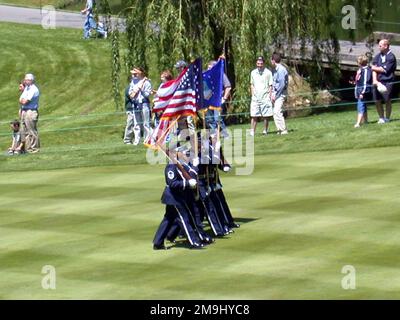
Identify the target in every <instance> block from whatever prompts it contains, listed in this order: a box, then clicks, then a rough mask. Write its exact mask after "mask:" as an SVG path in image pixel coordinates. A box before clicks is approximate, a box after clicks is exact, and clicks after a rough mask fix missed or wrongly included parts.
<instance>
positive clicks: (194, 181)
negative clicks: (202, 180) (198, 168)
mask: <svg viewBox="0 0 400 320" xmlns="http://www.w3.org/2000/svg"><path fill="white" fill-rule="evenodd" d="M189 186H190V188H192V189H194V188H196V186H197V181H196V179H190V180H189Z"/></svg>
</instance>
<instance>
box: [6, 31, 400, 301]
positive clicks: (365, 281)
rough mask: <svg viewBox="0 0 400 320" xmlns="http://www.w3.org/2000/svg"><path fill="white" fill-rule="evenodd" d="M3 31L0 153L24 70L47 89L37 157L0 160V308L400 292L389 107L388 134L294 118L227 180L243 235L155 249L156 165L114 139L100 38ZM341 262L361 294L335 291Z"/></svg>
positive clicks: (395, 152)
mask: <svg viewBox="0 0 400 320" xmlns="http://www.w3.org/2000/svg"><path fill="white" fill-rule="evenodd" d="M0 31H1V32H2V35H3V36H2V38H1V39H0V45H1V47H2V48H6V49H5V50H4V51H3V55H4V56H5V59H1V60H0V69H1V70H2V77H0V103H1V106H2V108H0V116H1V119H2V122H1V123H0V148H1V150H6V148H7V145H8V144H9V142H10V136H9V135H10V133H9V131H8V125H7V121H9V120H11V119H13V118H14V117H15V115H16V111H17V108H18V104H17V98H18V92H17V90H16V84H17V81H18V80H19V79H20V78H21V77H22V76H23V74H24V73H25V72H27V71H28V70H29V71H32V72H34V73H36V75H37V78H38V83H39V87H40V89H41V91H42V98H41V120H40V124H39V127H40V132H41V139H42V144H43V146H42V150H41V152H40V153H39V154H35V155H26V156H15V157H14V156H13V157H8V156H5V155H0V203H1V204H2V206H1V209H0V217H1V218H0V234H1V241H0V261H1V263H0V297H1V298H2V299H74V298H75V299H107V298H108V299H327V298H331V299H359V298H363V299H372V298H375V299H384V298H397V299H398V298H400V294H399V292H400V277H399V275H398V267H399V264H400V260H399V258H398V251H399V247H400V240H399V237H398V232H397V230H398V229H399V217H398V213H399V209H398V208H399V207H400V203H399V202H400V200H399V199H400V193H399V179H400V169H399V166H398V163H399V160H400V122H399V121H398V119H399V118H400V114H399V105H398V104H397V105H395V107H394V119H395V121H393V122H392V123H390V124H387V125H384V126H379V125H377V124H375V123H371V124H370V125H368V126H365V127H363V128H361V129H359V130H355V129H354V128H353V124H354V120H355V119H354V117H355V111H343V112H336V113H325V114H321V115H317V116H312V117H308V118H302V119H290V120H289V121H288V126H289V128H290V129H291V134H290V135H288V136H276V135H274V134H271V135H269V136H267V137H263V136H261V135H260V134H259V135H258V136H257V137H256V139H255V144H256V152H255V153H256V157H255V170H254V173H253V174H252V175H251V176H234V175H225V174H224V176H223V177H222V180H223V183H224V186H225V193H226V195H227V199H228V202H229V204H230V206H231V209H232V211H233V214H234V216H235V217H237V220H238V221H239V222H241V223H242V227H241V228H240V229H239V230H237V232H236V233H235V234H234V235H232V236H230V237H229V239H220V240H218V241H217V243H216V244H215V245H213V246H210V247H208V248H207V249H205V250H201V251H191V250H188V249H187V248H185V247H176V248H173V249H172V250H169V251H168V252H154V251H153V250H152V247H151V246H152V244H151V241H152V238H153V236H154V232H155V230H156V228H157V226H158V224H159V222H160V220H161V218H162V216H163V211H164V207H163V206H162V204H161V203H160V195H161V192H162V190H163V187H164V177H163V167H162V166H150V165H149V164H146V160H145V149H144V148H143V147H138V148H133V147H132V146H125V145H123V144H122V137H121V135H122V130H123V128H124V121H125V119H124V115H123V114H120V113H113V112H114V106H113V104H112V101H111V99H110V96H109V91H108V90H109V89H108V88H109V87H110V80H109V74H110V70H109V65H108V64H109V48H108V45H109V44H108V42H105V41H89V42H85V41H83V40H81V39H80V36H81V33H80V31H74V30H63V29H57V30H52V31H46V30H42V29H40V28H38V27H33V26H24V25H14V24H0ZM38 48H39V49H38ZM67 115H69V116H67ZM370 118H371V121H372V122H374V121H376V120H377V117H376V113H375V112H374V111H373V110H371V113H370ZM247 127H248V126H247V125H246V126H245V125H242V126H236V127H234V128H235V129H240V128H242V129H243V128H247ZM260 131H261V130H260V128H259V132H260ZM271 131H274V126H273V125H272V126H271ZM45 265H52V266H54V267H55V268H56V272H57V289H56V290H50V291H47V290H43V289H42V288H41V281H42V276H43V275H42V274H41V270H42V267H43V266H45ZM345 265H353V266H354V267H355V268H356V271H357V290H354V291H345V290H343V289H342V288H341V280H342V277H343V276H344V275H343V274H341V269H342V267H343V266H345Z"/></svg>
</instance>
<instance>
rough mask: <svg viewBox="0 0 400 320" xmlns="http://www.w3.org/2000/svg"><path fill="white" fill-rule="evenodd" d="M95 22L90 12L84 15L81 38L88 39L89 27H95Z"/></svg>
mask: <svg viewBox="0 0 400 320" xmlns="http://www.w3.org/2000/svg"><path fill="white" fill-rule="evenodd" d="M96 28H97V24H96V21H95V20H94V18H93V15H92V14H88V15H87V16H86V20H85V24H84V25H83V38H84V39H89V38H90V29H96Z"/></svg>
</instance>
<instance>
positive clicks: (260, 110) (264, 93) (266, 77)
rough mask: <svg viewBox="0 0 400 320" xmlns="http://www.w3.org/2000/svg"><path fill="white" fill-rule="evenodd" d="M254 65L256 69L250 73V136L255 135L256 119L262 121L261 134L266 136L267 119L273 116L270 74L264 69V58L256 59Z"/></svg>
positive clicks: (271, 79)
mask: <svg viewBox="0 0 400 320" xmlns="http://www.w3.org/2000/svg"><path fill="white" fill-rule="evenodd" d="M256 63H257V69H254V70H253V71H252V72H251V95H252V98H251V106H250V116H251V130H250V135H251V136H254V134H255V131H256V127H257V121H258V118H263V119H264V131H263V134H264V135H266V134H267V133H268V121H269V119H268V118H269V117H272V116H273V110H272V102H271V94H272V84H273V78H272V73H271V71H269V70H268V69H267V68H265V60H264V57H262V56H260V57H258V58H257V61H256Z"/></svg>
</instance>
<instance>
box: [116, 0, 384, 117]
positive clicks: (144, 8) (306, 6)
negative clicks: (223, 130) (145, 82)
mask: <svg viewBox="0 0 400 320" xmlns="http://www.w3.org/2000/svg"><path fill="white" fill-rule="evenodd" d="M347 2H348V4H353V5H355V6H356V7H357V8H362V10H361V16H362V17H361V19H362V21H364V23H365V25H366V26H367V28H368V30H370V29H371V25H372V20H373V17H374V12H375V11H374V9H375V7H376V0H353V1H347ZM334 3H336V2H335V1H333V0H323V1H319V2H318V1H315V0H214V1H207V0H193V1H190V0H150V1H145V0H131V1H130V3H129V4H127V9H126V10H124V11H123V15H124V16H125V17H126V35H125V37H126V47H127V54H126V56H125V64H126V66H127V67H131V66H132V65H142V66H147V65H148V63H149V61H148V60H149V57H152V56H153V57H155V60H156V61H155V62H156V65H154V66H153V65H152V67H154V68H156V69H157V71H158V72H161V71H162V70H163V69H165V68H171V67H172V66H173V64H174V63H175V62H176V61H177V60H180V59H186V60H192V59H194V58H195V57H197V56H202V57H203V58H204V59H215V58H217V57H218V56H219V55H220V54H222V53H224V54H225V56H226V58H227V66H228V70H227V71H228V75H229V77H230V78H231V80H232V82H233V84H234V86H235V100H236V101H239V103H237V104H235V111H239V112H240V111H243V110H247V109H248V103H244V102H245V101H247V100H248V98H249V74H250V71H251V69H252V68H254V64H255V61H254V59H255V57H256V56H258V55H264V56H266V57H268V56H269V55H270V54H272V53H273V51H279V52H280V53H282V54H283V55H284V56H286V57H288V58H290V57H292V56H293V55H294V54H295V53H296V52H298V51H300V52H301V54H302V55H305V54H306V53H307V52H311V54H312V58H313V62H312V63H310V64H309V66H308V69H309V74H310V81H311V84H312V85H313V86H314V87H318V86H324V85H326V84H329V83H332V82H335V78H337V76H338V70H339V64H338V53H339V49H340V48H339V41H338V36H337V31H338V29H339V26H340V22H339V21H338V19H337V16H338V15H340V12H335V11H332V8H333V7H334V6H333V4H334ZM323 56H324V57H328V59H329V61H330V63H331V64H332V66H333V69H334V72H333V73H331V74H330V75H329V77H328V76H327V75H326V74H325V73H324V72H322V65H321V58H322V57H323Z"/></svg>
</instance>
